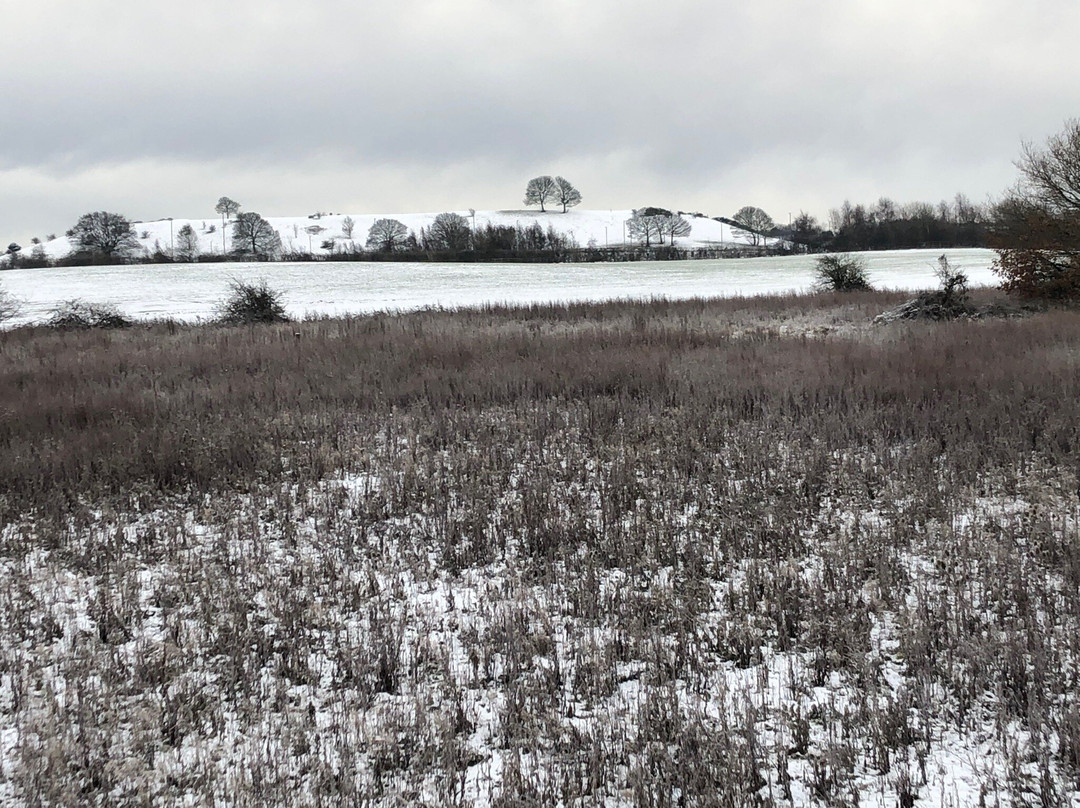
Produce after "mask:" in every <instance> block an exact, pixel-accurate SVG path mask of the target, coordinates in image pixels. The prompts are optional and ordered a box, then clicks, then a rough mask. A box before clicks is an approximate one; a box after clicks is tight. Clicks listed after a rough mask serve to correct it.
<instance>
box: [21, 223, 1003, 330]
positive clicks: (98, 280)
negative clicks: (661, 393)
mask: <svg viewBox="0 0 1080 808" xmlns="http://www.w3.org/2000/svg"><path fill="white" fill-rule="evenodd" d="M623 213H625V211H623V212H614V213H613V214H612V216H613V217H614V218H613V219H612V221H615V222H616V223H618V217H619V216H621V215H622V214H623ZM480 215H481V214H479V213H478V214H477V217H478V218H479V216H480ZM556 215H557V216H559V218H560V220H562V215H561V214H553V215H552V218H554V217H555V216H556ZM574 215H575V214H574V213H573V212H571V213H568V214H566V216H567V217H573V216H574ZM327 218H328V217H323V220H322V221H324V222H325V221H327ZM304 221H307V220H304ZM566 221H573V219H570V218H568V219H567V220H566ZM696 222H697V220H695V228H696V227H697V224H696ZM165 224H166V225H167V224H168V222H166V223H165ZM712 224H714V225H717V226H718V227H719V223H718V222H712ZM609 226H610V225H609ZM137 227H138V225H137ZM359 228H360V223H359V220H358V225H357V232H359ZM601 234H602V231H601ZM57 240H58V241H59V239H57ZM945 254H946V255H947V256H948V258H949V261H950V263H952V264H953V265H954V266H957V267H960V268H962V269H963V270H964V271H965V272H967V274H968V277H969V278H970V280H971V283H972V284H973V285H982V284H987V285H989V284H994V283H996V282H997V280H996V278H995V276H994V274H993V272H992V270H991V263H992V261H993V258H994V253H993V252H992V251H991V250H978V249H964V250H946V251H945ZM939 255H941V251H940V250H892V251H883V252H874V253H865V254H864V255H863V257H864V259H865V260H866V263H867V267H868V269H869V274H870V280H871V282H872V283H873V285H874V286H875V287H876V288H890V289H928V288H933V287H936V286H937V283H938V281H937V278H936V277H935V275H934V268H935V267H936V262H937V258H938V256H939ZM814 258H815V257H814V256H811V255H794V256H782V257H763V258H727V259H715V260H700V261H642V262H629V263H595V264H573V263H566V264H457V263H454V264H449V263H429V262H423V263H378V262H358V263H346V262H318V263H292V262H287V263H274V264H266V263H228V264H139V265H126V266H104V267H55V268H50V269H16V270H10V271H7V272H4V273H3V274H2V276H0V284H2V286H3V288H4V289H5V290H7V291H8V292H9V293H10V294H12V295H13V296H15V297H16V298H18V299H19V300H21V301H22V302H23V311H22V314H21V316H20V318H19V319H17V320H13V321H11V324H19V323H29V322H35V321H40V320H42V319H44V318H47V317H48V316H49V313H50V311H51V310H52V309H53V308H54V307H55V306H56V305H57V304H58V303H60V302H62V301H65V300H71V299H75V298H82V299H85V300H89V301H93V302H99V303H106V302H107V303H113V304H115V305H117V306H118V307H119V308H120V310H121V311H123V312H124V313H125V314H127V315H129V316H132V317H139V318H151V317H175V318H180V319H186V320H192V319H198V318H207V317H211V316H213V314H214V309H215V306H216V305H217V303H218V302H219V301H220V300H221V299H222V298H223V297H224V296H225V295H226V293H227V292H228V284H229V280H230V279H233V278H238V279H243V280H254V279H259V278H265V279H266V280H267V281H268V282H269V283H270V285H271V286H273V287H274V288H276V289H279V290H280V291H282V292H283V294H284V298H285V304H286V308H287V309H288V311H289V313H290V314H291V315H294V316H303V315H305V314H346V313H363V312H372V311H384V310H409V309H418V308H424V307H427V306H443V307H452V308H456V307H462V306H476V305H481V304H484V303H521V304H527V303H542V302H553V301H586V300H610V299H613V298H650V297H661V296H662V297H668V298H673V299H678V298H689V297H724V296H737V295H755V294H777V293H784V292H799V291H806V290H808V289H809V288H810V287H811V286H812V284H813V282H814Z"/></svg>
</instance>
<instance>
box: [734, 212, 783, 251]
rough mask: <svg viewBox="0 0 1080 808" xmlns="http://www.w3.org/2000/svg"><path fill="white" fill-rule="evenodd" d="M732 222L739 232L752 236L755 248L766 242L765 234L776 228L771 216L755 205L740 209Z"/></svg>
mask: <svg viewBox="0 0 1080 808" xmlns="http://www.w3.org/2000/svg"><path fill="white" fill-rule="evenodd" d="M731 220H732V221H733V222H735V226H736V228H737V229H738V230H740V231H742V232H744V233H746V234H747V235H749V236H750V238H751V239H752V240H753V242H754V246H755V247H756V246H757V245H758V244H760V243H762V242H763V241H764V240H765V233H766V232H768V231H769V230H772V229H773V227H775V226H776V225H775V224H774V223H773V220H772V217H771V216H770V215H769V214H767V213H766V212H765V211H763V210H762V209H761V208H755V207H754V206H753V205H746V206H745V207H742V208H739V210H738V211H737V212H736V213H735V215H734V216H732V217H731Z"/></svg>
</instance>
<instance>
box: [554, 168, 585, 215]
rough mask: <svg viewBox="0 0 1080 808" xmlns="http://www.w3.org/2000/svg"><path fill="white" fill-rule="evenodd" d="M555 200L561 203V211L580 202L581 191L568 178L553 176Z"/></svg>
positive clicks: (564, 211)
mask: <svg viewBox="0 0 1080 808" xmlns="http://www.w3.org/2000/svg"><path fill="white" fill-rule="evenodd" d="M555 201H556V202H558V203H559V204H560V205H562V212H563V213H566V209H567V208H572V207H574V206H575V205H580V204H581V191H579V190H578V189H577V188H575V187H574V186H573V185H572V184H571V183H570V181H569V180H565V179H563V178H562V177H556V178H555Z"/></svg>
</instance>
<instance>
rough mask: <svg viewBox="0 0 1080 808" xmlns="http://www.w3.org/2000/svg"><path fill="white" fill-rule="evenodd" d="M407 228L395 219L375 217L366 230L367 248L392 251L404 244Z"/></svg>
mask: <svg viewBox="0 0 1080 808" xmlns="http://www.w3.org/2000/svg"><path fill="white" fill-rule="evenodd" d="M408 233H409V231H408V228H406V227H405V225H404V224H402V223H401V222H399V221H398V220H397V219H376V220H375V222H374V224H372V225H371V228H370V229H369V230H368V235H367V248H368V249H369V250H376V251H378V252H393V251H394V250H399V249H401V248H402V247H404V246H405V243H406V241H407V240H408Z"/></svg>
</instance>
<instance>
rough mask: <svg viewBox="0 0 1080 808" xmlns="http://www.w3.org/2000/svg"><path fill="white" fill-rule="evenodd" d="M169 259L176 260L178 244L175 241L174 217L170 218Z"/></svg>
mask: <svg viewBox="0 0 1080 808" xmlns="http://www.w3.org/2000/svg"><path fill="white" fill-rule="evenodd" d="M169 257H170V258H171V259H172V260H174V261H175V260H176V242H175V241H174V240H173V223H172V216H170V217H169Z"/></svg>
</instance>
